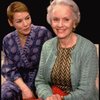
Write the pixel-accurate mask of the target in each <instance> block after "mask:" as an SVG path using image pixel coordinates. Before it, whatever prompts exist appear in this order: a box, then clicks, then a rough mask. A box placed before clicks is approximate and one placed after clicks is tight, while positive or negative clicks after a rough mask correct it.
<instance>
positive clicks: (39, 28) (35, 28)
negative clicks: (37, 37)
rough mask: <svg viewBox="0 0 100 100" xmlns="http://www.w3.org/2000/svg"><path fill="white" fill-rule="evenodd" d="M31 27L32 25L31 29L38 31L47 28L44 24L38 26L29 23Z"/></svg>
mask: <svg viewBox="0 0 100 100" xmlns="http://www.w3.org/2000/svg"><path fill="white" fill-rule="evenodd" d="M31 27H32V29H33V30H38V31H40V30H46V31H47V30H48V29H47V28H46V27H45V26H39V25H33V24H32V25H31Z"/></svg>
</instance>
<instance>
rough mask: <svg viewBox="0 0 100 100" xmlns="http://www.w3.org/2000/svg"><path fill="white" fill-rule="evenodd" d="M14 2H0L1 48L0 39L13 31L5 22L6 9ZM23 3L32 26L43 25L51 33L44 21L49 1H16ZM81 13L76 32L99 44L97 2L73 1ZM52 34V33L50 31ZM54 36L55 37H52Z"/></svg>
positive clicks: (87, 0) (99, 31) (89, 0)
mask: <svg viewBox="0 0 100 100" xmlns="http://www.w3.org/2000/svg"><path fill="white" fill-rule="evenodd" d="M12 1H15V0H0V37H1V39H0V43H1V47H2V39H3V37H4V36H5V35H6V34H8V33H9V32H11V31H13V30H14V29H13V28H11V27H10V26H9V24H8V21H7V15H6V9H7V6H8V5H9V4H10V3H11V2H12ZM18 1H22V2H24V3H25V4H26V5H27V6H28V8H29V10H30V13H31V17H32V21H33V24H35V25H44V26H46V27H47V28H48V29H49V30H50V31H52V29H51V27H50V25H49V24H48V23H47V21H46V9H47V6H48V5H49V2H50V0H18ZM74 1H75V2H76V3H77V4H78V6H79V8H80V12H81V22H80V24H79V25H78V27H77V30H76V32H77V33H78V34H80V35H82V36H84V37H86V38H87V39H89V40H91V41H92V42H93V43H97V44H99V37H100V28H99V26H100V25H99V23H100V21H99V19H100V15H99V13H100V11H99V10H100V4H99V0H74ZM52 32H53V31H52ZM53 35H54V33H53ZM54 36H55V35H54Z"/></svg>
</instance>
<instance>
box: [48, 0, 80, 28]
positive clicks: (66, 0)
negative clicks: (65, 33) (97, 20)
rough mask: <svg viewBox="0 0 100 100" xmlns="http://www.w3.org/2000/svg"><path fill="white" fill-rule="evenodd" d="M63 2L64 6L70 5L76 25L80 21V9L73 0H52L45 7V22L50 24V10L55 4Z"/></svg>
mask: <svg viewBox="0 0 100 100" xmlns="http://www.w3.org/2000/svg"><path fill="white" fill-rule="evenodd" d="M60 4H64V5H66V6H71V7H72V9H73V13H74V16H75V21H76V26H77V25H78V23H79V22H80V11H79V7H78V5H77V4H76V3H75V2H74V1H73V0H53V1H52V2H51V3H50V5H49V6H48V8H47V22H48V23H49V24H51V16H52V14H51V13H52V11H53V8H54V7H55V5H60Z"/></svg>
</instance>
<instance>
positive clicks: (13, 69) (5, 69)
mask: <svg viewBox="0 0 100 100" xmlns="http://www.w3.org/2000/svg"><path fill="white" fill-rule="evenodd" d="M11 41H12V40H11V39H9V38H4V39H3V43H2V48H3V53H4V62H3V64H2V67H1V74H2V75H3V76H4V77H5V79H6V80H10V81H14V80H16V79H17V78H19V77H21V75H20V73H19V72H18V69H17V66H16V65H15V62H14V60H13V54H12V52H11V45H9V43H10V42H11Z"/></svg>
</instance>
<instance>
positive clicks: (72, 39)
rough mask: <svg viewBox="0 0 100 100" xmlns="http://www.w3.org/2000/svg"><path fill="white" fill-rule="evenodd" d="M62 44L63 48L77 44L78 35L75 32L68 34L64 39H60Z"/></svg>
mask: <svg viewBox="0 0 100 100" xmlns="http://www.w3.org/2000/svg"><path fill="white" fill-rule="evenodd" d="M59 43H60V46H61V47H62V48H69V47H72V46H73V45H75V44H76V35H75V34H74V33H71V34H70V35H69V36H67V37H66V38H64V39H60V40H59Z"/></svg>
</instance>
